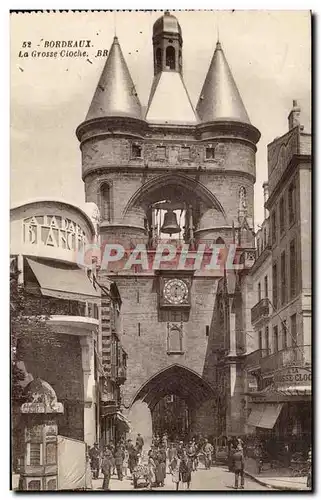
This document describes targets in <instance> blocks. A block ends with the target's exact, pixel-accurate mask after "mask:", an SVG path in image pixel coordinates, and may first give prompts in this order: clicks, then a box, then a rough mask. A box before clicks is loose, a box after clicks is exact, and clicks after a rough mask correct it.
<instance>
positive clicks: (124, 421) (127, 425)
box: [116, 411, 130, 432]
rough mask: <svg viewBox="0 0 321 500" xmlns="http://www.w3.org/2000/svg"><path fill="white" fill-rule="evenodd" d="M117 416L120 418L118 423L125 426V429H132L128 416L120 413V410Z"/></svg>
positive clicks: (127, 430)
mask: <svg viewBox="0 0 321 500" xmlns="http://www.w3.org/2000/svg"><path fill="white" fill-rule="evenodd" d="M116 418H117V420H118V423H119V424H120V425H121V426H123V427H124V429H125V430H126V432H129V431H130V422H129V420H127V418H126V417H125V416H124V415H123V414H122V413H120V411H118V412H117V413H116Z"/></svg>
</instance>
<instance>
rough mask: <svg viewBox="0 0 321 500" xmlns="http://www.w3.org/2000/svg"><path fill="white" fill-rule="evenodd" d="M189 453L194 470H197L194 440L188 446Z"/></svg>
mask: <svg viewBox="0 0 321 500" xmlns="http://www.w3.org/2000/svg"><path fill="white" fill-rule="evenodd" d="M187 455H188V458H189V459H190V461H191V464H192V471H196V470H197V465H196V446H195V444H194V443H193V441H190V442H189V445H188V448H187Z"/></svg>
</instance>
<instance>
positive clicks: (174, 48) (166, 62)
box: [153, 11, 183, 76]
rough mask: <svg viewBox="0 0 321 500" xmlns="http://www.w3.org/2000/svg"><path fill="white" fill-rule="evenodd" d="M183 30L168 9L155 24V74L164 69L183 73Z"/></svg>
mask: <svg viewBox="0 0 321 500" xmlns="http://www.w3.org/2000/svg"><path fill="white" fill-rule="evenodd" d="M182 45H183V39H182V30H181V27H180V24H179V22H178V21H177V19H176V17H175V16H173V15H172V14H170V12H168V11H166V12H165V13H164V15H163V16H162V17H160V18H159V19H157V21H156V22H155V24H154V26H153V48H154V75H155V76H156V75H157V74H159V73H161V72H162V71H176V72H179V73H182Z"/></svg>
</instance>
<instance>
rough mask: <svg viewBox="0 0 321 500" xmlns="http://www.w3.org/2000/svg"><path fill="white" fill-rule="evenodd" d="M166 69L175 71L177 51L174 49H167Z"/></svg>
mask: <svg viewBox="0 0 321 500" xmlns="http://www.w3.org/2000/svg"><path fill="white" fill-rule="evenodd" d="M166 68H167V69H175V49H174V47H167V49H166Z"/></svg>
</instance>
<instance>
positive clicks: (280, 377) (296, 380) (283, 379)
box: [273, 366, 312, 387]
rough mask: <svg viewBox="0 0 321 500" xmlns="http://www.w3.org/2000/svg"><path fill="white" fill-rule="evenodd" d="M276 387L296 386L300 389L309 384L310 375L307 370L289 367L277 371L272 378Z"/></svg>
mask: <svg viewBox="0 0 321 500" xmlns="http://www.w3.org/2000/svg"><path fill="white" fill-rule="evenodd" d="M273 380H274V384H275V385H276V387H281V386H282V387H284V386H296V387H302V386H307V385H310V384H311V381H312V373H311V371H310V370H308V369H307V368H301V367H297V366H291V367H288V368H283V369H282V370H278V371H277V372H276V373H275V374H274V377H273Z"/></svg>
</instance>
